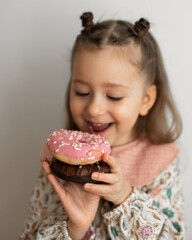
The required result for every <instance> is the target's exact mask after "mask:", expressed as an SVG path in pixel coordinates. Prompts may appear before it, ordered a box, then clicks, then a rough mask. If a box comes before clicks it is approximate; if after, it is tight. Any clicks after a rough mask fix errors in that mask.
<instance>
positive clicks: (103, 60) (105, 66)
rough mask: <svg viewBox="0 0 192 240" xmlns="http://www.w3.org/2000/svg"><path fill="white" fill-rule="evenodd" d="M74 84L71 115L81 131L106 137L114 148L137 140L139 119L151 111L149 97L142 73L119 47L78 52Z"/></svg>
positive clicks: (73, 75) (73, 78)
mask: <svg viewBox="0 0 192 240" xmlns="http://www.w3.org/2000/svg"><path fill="white" fill-rule="evenodd" d="M71 81H72V82H71V89H70V111H71V113H72V117H73V119H74V122H75V123H76V125H77V126H78V128H79V129H80V130H81V131H83V132H89V133H94V134H99V135H101V136H103V137H105V138H106V139H107V140H108V141H109V143H110V144H111V146H112V147H113V146H118V145H122V144H126V143H128V142H130V141H132V140H133V139H134V137H135V136H134V125H135V123H136V121H137V118H138V116H139V115H140V114H141V115H145V114H147V111H148V109H149V107H148V105H149V103H148V102H149V96H148V95H149V94H147V90H146V87H145V85H144V79H143V77H142V74H141V73H140V72H139V69H138V68H137V67H136V66H134V65H132V64H131V63H130V62H129V61H128V60H127V59H126V57H125V56H124V55H123V54H122V53H120V48H119V47H108V48H105V49H103V50H87V49H83V50H79V51H78V52H77V53H75V57H74V61H73V69H72V79H71ZM147 103H148V105H147Z"/></svg>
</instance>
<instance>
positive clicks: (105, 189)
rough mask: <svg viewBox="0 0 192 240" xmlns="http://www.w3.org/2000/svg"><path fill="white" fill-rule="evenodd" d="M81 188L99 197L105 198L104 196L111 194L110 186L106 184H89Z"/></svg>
mask: <svg viewBox="0 0 192 240" xmlns="http://www.w3.org/2000/svg"><path fill="white" fill-rule="evenodd" d="M83 188H84V189H85V190H86V191H88V192H91V193H94V194H97V195H100V196H105V195H106V194H108V193H110V192H112V185H107V184H91V183H86V184H85V185H84V186H83Z"/></svg>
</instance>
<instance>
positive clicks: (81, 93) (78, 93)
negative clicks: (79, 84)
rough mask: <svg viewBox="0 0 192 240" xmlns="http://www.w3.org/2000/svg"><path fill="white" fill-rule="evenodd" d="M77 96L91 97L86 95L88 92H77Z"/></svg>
mask: <svg viewBox="0 0 192 240" xmlns="http://www.w3.org/2000/svg"><path fill="white" fill-rule="evenodd" d="M75 94H76V95H77V96H81V97H84V96H88V95H89V93H86V92H84V93H83V92H77V91H76V92H75Z"/></svg>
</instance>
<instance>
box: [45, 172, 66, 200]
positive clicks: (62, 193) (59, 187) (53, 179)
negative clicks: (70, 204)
mask: <svg viewBox="0 0 192 240" xmlns="http://www.w3.org/2000/svg"><path fill="white" fill-rule="evenodd" d="M47 178H48V180H49V182H50V183H51V185H52V186H53V188H54V190H55V191H56V193H57V194H58V196H59V198H60V199H61V200H63V198H64V196H65V190H64V188H63V186H62V184H61V183H59V182H58V181H57V179H56V177H55V176H54V175H53V174H48V175H47Z"/></svg>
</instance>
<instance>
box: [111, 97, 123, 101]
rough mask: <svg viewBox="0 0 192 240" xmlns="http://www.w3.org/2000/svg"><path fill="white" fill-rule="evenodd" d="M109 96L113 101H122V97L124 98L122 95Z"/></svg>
mask: <svg viewBox="0 0 192 240" xmlns="http://www.w3.org/2000/svg"><path fill="white" fill-rule="evenodd" d="M107 97H108V98H109V99H110V100H112V101H120V100H121V99H123V98H122V97H112V96H107Z"/></svg>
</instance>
